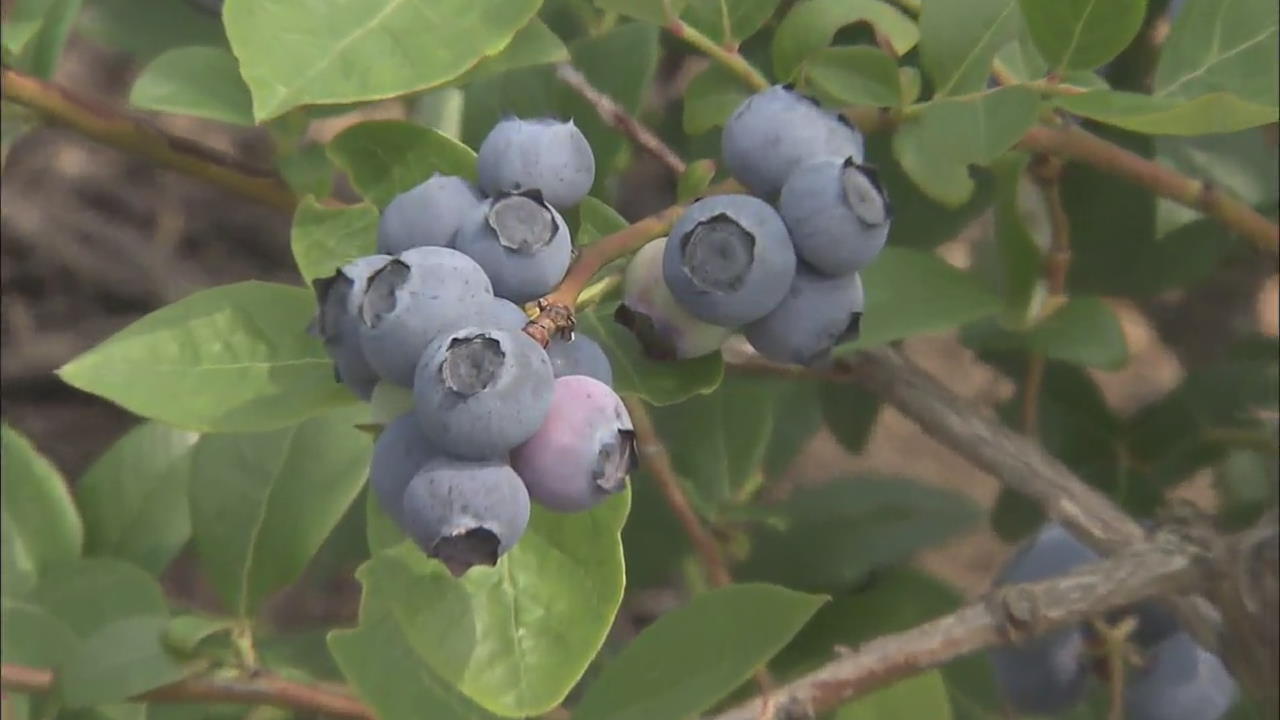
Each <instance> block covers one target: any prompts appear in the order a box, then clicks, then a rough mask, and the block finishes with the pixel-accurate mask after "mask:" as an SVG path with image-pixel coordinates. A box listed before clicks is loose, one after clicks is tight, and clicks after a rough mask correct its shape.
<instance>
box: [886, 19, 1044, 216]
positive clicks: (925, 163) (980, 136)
mask: <svg viewBox="0 0 1280 720" xmlns="http://www.w3.org/2000/svg"><path fill="white" fill-rule="evenodd" d="M945 4H946V3H943V5H945ZM1036 106H1037V99H1036V94H1035V93H1034V92H1033V91H1031V90H1030V89H1028V88H1025V87H1007V88H1002V89H1000V90H995V91H992V92H988V93H982V94H980V95H977V96H974V97H972V98H971V99H966V100H943V101H938V102H931V103H927V104H925V105H923V106H920V111H919V113H917V114H916V115H915V116H914V117H912V118H910V119H909V120H908V121H907V122H905V123H904V124H903V125H902V127H901V128H899V129H898V131H897V132H895V133H894V134H893V156H894V157H895V158H897V160H898V162H900V163H901V164H902V168H903V169H904V170H906V172H907V174H908V175H910V176H911V179H912V180H914V181H915V183H916V185H918V186H919V187H920V189H921V190H923V191H924V192H925V193H926V194H927V195H929V196H930V197H932V198H933V199H934V200H937V201H938V202H940V203H943V204H944V205H949V206H951V207H956V206H959V205H961V204H963V203H964V202H965V201H966V200H968V199H969V197H970V196H971V195H972V194H973V188H974V183H973V179H972V178H971V177H969V168H968V166H969V165H971V164H978V165H985V164H987V163H990V162H991V161H993V160H995V159H996V158H997V157H999V156H1000V155H1001V154H1002V153H1003V152H1004V151H1005V150H1008V149H1009V148H1010V147H1012V146H1013V144H1014V143H1016V142H1017V141H1018V139H1019V138H1020V137H1022V134H1023V133H1024V132H1026V131H1027V130H1028V129H1029V128H1030V127H1031V126H1032V125H1033V124H1034V123H1035V121H1036Z"/></svg>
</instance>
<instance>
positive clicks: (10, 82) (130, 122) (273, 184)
mask: <svg viewBox="0 0 1280 720" xmlns="http://www.w3.org/2000/svg"><path fill="white" fill-rule="evenodd" d="M3 85H4V99H5V100H9V101H12V102H15V103H17V104H19V105H23V106H26V107H28V108H31V109H32V110H34V111H36V112H37V113H38V114H39V115H41V116H43V117H44V118H46V119H48V120H50V121H52V122H55V123H57V124H59V125H64V126H66V127H69V128H71V129H72V130H75V131H76V132H78V133H80V134H81V135H84V136H85V137H88V138H90V139H92V140H96V141H98V142H100V143H102V144H103V145H107V146H110V147H114V148H117V149H119V150H124V151H126V152H129V153H132V154H134V155H137V156H140V157H144V158H146V159H148V160H151V161H152V162H155V163H156V164H158V165H162V166H164V167H167V168H171V169H173V170H177V171H179V172H182V173H185V174H187V175H191V176H194V177H198V178H200V179H202V180H207V181H208V182H210V183H212V184H214V185H217V186H219V187H221V188H224V189H226V190H230V191H231V192H233V193H235V194H237V195H240V196H241V197H245V198H248V199H250V200H256V201H258V202H260V203H263V204H266V205H270V206H271V207H275V208H278V209H280V210H284V211H286V212H293V208H294V207H295V206H296V205H297V204H298V197H297V196H296V195H295V194H294V193H293V191H292V190H290V189H289V186H288V185H286V184H285V183H284V181H283V180H281V179H280V176H279V175H277V174H276V173H275V172H274V171H272V170H269V169H265V168H261V167H256V166H253V165H251V164H249V163H246V162H244V161H243V160H241V159H239V158H237V157H234V156H232V155H228V154H226V153H224V152H222V151H221V150H218V149H215V148H211V147H209V146H207V145H203V144H201V143H198V142H196V141H194V140H191V139H188V138H184V137H181V136H178V135H173V134H171V133H168V132H166V131H165V130H162V129H161V128H159V127H158V126H156V125H155V124H153V123H151V122H148V121H147V120H146V119H144V118H141V117H137V116H134V115H131V114H129V113H125V112H122V111H120V110H118V109H116V108H113V107H111V106H109V105H106V104H104V103H101V102H97V101H94V100H91V99H89V98H86V97H82V96H80V95H77V94H76V93H73V92H72V91H70V90H68V89H66V88H64V87H61V86H59V85H56V84H54V83H50V82H46V81H44V80H41V79H40V78H37V77H35V76H32V75H28V74H26V73H24V72H20V71H18V70H14V69H12V68H8V67H6V68H4V70H3Z"/></svg>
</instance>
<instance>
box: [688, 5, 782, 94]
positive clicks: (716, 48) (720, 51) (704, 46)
mask: <svg viewBox="0 0 1280 720" xmlns="http://www.w3.org/2000/svg"><path fill="white" fill-rule="evenodd" d="M666 27H667V32H670V33H671V34H672V35H673V36H675V37H677V38H680V39H681V40H683V41H685V42H687V43H689V44H690V45H692V46H693V47H695V48H697V49H698V50H700V51H702V53H703V54H704V55H706V56H707V57H709V58H711V59H712V60H714V61H715V62H717V63H719V64H720V65H721V66H722V67H724V68H725V69H726V70H728V71H729V72H731V73H733V74H734V75H737V76H738V78H739V79H741V80H742V82H743V83H744V84H745V85H746V86H747V87H749V88H751V89H753V90H764V89H765V88H767V87H769V85H770V84H771V83H770V82H769V78H767V77H765V76H764V73H762V72H760V71H759V70H757V69H755V66H753V65H752V64H751V63H750V62H748V61H747V59H746V58H744V57H743V56H742V54H741V53H739V52H738V51H737V50H730V49H728V48H725V47H722V46H721V45H718V44H716V41H715V40H712V39H711V38H709V37H707V36H706V35H704V34H703V33H702V32H701V31H699V30H698V29H697V28H695V27H693V26H692V25H689V24H688V23H686V22H684V21H683V20H681V19H679V18H672V19H670V20H668V21H667V26H666Z"/></svg>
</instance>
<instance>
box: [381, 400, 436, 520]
mask: <svg viewBox="0 0 1280 720" xmlns="http://www.w3.org/2000/svg"><path fill="white" fill-rule="evenodd" d="M439 455H440V453H439V452H436V451H435V450H433V449H432V447H431V445H430V444H429V443H428V442H427V438H426V437H425V436H424V435H423V434H422V427H421V426H420V425H419V424H418V418H416V417H414V415H413V413H405V414H404V415H401V416H400V417H398V418H396V419H395V420H392V421H391V422H389V423H387V426H386V427H384V428H383V429H382V433H381V434H380V435H378V440H377V442H375V443H374V444H373V459H372V460H371V461H370V463H369V487H370V488H372V490H373V493H374V495H375V496H376V497H377V498H378V504H379V505H380V506H382V509H383V510H384V511H385V512H386V513H387V515H388V516H389V517H390V518H391V519H392V520H395V521H396V524H397V525H400V526H401V527H403V525H404V512H403V510H404V490H405V488H407V487H409V481H410V480H412V479H413V476H414V475H417V474H418V471H419V470H421V469H422V468H423V466H424V465H426V464H427V462H428V461H429V460H431V459H432V458H435V457H437V456H439Z"/></svg>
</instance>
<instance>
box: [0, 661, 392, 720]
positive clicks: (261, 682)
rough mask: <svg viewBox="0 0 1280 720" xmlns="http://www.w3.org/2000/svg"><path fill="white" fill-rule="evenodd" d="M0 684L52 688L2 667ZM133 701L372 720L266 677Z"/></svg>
mask: <svg viewBox="0 0 1280 720" xmlns="http://www.w3.org/2000/svg"><path fill="white" fill-rule="evenodd" d="M0 683H2V684H3V686H4V689H5V690H8V691H11V692H23V693H45V692H49V690H50V689H51V688H52V687H53V684H54V674H53V671H51V670H46V669H44V668H33V667H27V666H24V665H14V664H10V663H5V664H4V666H3V668H2V669H0ZM134 699H135V700H140V701H157V702H184V703H186V702H225V703H248V704H251V705H270V706H272V707H278V708H284V709H288V710H305V711H309V712H316V713H322V714H325V715H329V716H332V717H340V718H356V719H357V720H376V717H375V715H374V713H373V710H371V709H369V708H368V707H366V706H365V705H364V703H362V702H360V701H359V700H357V699H356V698H355V697H352V696H351V695H348V694H346V693H345V692H341V691H338V690H334V689H329V688H322V687H318V686H315V685H304V684H302V683H296V682H292V681H290V680H285V679H284V678H280V677H276V676H274V675H267V674H259V675H257V676H255V677H251V678H216V677H197V678H188V679H186V680H180V681H178V682H176V683H173V684H172V685H165V686H163V687H158V688H156V689H154V690H150V691H148V692H145V693H143V694H141V695H139V696H137V697H136V698H134Z"/></svg>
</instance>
